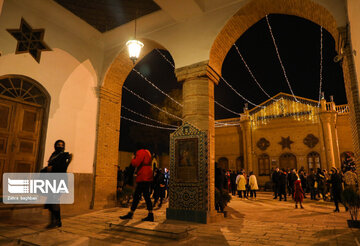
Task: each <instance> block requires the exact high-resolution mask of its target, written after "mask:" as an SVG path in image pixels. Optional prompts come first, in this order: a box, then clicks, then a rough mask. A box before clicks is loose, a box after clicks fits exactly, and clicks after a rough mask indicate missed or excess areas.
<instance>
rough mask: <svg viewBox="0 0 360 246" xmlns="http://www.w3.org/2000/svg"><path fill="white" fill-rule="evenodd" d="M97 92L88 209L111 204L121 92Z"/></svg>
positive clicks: (116, 162)
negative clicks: (95, 126) (93, 152)
mask: <svg viewBox="0 0 360 246" xmlns="http://www.w3.org/2000/svg"><path fill="white" fill-rule="evenodd" d="M98 95H99V113H98V124H97V139H96V157H95V163H96V164H95V165H94V170H93V172H94V180H93V194H92V201H91V205H90V208H96V209H98V208H99V209H101V208H106V207H114V206H115V199H116V182H117V181H116V180H117V167H116V165H117V164H118V156H119V152H118V146H119V132H120V130H119V129H120V113H121V111H120V110H121V105H120V103H121V94H118V93H115V92H113V91H111V90H109V89H107V88H104V87H101V88H100V90H99V91H98ZM89 185H90V184H89Z"/></svg>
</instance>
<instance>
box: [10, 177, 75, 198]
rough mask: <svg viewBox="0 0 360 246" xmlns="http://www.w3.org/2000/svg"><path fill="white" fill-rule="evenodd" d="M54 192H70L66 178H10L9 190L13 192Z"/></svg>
mask: <svg viewBox="0 0 360 246" xmlns="http://www.w3.org/2000/svg"><path fill="white" fill-rule="evenodd" d="M49 191H51V193H53V194H62V193H67V194H68V193H69V189H68V187H67V186H66V183H65V180H63V179H60V180H56V179H54V180H51V181H50V180H42V179H10V178H8V192H9V193H11V194H24V193H26V194H35V193H42V194H48V193H49Z"/></svg>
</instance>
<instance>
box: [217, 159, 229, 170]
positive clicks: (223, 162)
mask: <svg viewBox="0 0 360 246" xmlns="http://www.w3.org/2000/svg"><path fill="white" fill-rule="evenodd" d="M218 163H219V167H221V168H222V169H225V170H229V159H228V158H226V157H220V158H219V160H218Z"/></svg>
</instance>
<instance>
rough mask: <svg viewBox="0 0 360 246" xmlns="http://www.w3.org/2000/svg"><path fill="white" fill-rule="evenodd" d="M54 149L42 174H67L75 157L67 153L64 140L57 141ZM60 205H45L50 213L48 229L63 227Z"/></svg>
mask: <svg viewBox="0 0 360 246" xmlns="http://www.w3.org/2000/svg"><path fill="white" fill-rule="evenodd" d="M54 148H55V151H54V152H53V153H52V154H51V156H50V158H49V160H48V166H47V167H45V168H43V169H42V170H41V171H40V172H43V173H66V171H67V168H68V166H69V164H70V162H71V160H72V157H73V155H72V154H70V153H69V152H65V142H64V141H63V140H57V141H56V142H55V144H54ZM52 198H55V197H52ZM58 199H60V197H58ZM59 203H60V201H59ZM59 203H58V204H45V209H48V210H49V211H50V223H49V224H48V225H47V226H46V228H48V229H51V228H55V227H61V226H62V224H61V214H60V204H59Z"/></svg>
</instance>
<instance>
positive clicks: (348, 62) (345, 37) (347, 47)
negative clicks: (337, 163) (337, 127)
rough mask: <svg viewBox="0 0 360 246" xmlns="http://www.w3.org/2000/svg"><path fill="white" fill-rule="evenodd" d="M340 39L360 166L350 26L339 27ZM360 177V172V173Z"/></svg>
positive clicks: (359, 113) (359, 111) (359, 100)
mask: <svg viewBox="0 0 360 246" xmlns="http://www.w3.org/2000/svg"><path fill="white" fill-rule="evenodd" d="M338 31H339V34H340V35H339V38H340V39H341V40H339V43H340V41H344V42H343V47H339V48H338V50H337V51H338V53H339V54H341V55H343V59H342V60H341V61H340V62H342V68H343V73H344V82H345V90H346V98H347V101H348V104H349V107H350V115H349V116H350V125H351V133H352V134H351V135H352V141H353V145H354V154H355V163H356V166H357V168H358V169H359V168H360V94H359V81H358V76H357V74H356V68H355V61H354V55H355V53H354V52H353V48H352V43H351V40H352V39H351V33H350V31H349V27H348V26H344V27H340V28H338ZM358 175H359V177H360V174H358Z"/></svg>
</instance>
